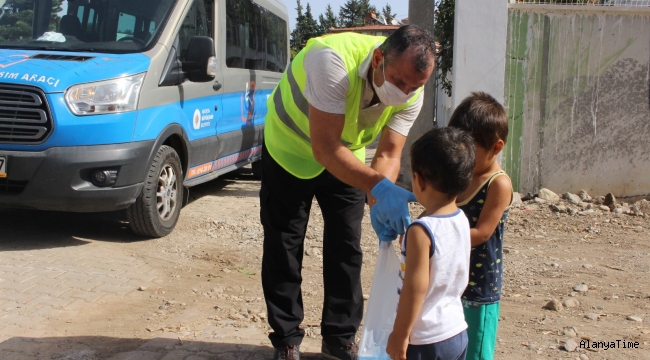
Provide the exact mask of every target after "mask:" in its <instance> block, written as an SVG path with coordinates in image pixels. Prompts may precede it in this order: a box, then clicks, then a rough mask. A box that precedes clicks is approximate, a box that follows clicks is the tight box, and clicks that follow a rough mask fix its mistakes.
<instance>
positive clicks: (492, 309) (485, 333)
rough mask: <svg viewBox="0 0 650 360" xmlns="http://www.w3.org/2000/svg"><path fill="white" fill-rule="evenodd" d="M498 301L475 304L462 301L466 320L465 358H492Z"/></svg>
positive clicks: (488, 359) (494, 345)
mask: <svg viewBox="0 0 650 360" xmlns="http://www.w3.org/2000/svg"><path fill="white" fill-rule="evenodd" d="M499 308H500V303H499V302H496V303H493V304H475V303H471V302H466V301H463V310H464V312H465V322H467V340H468V341H467V357H466V360H492V359H494V350H495V348H496V345H497V328H498V326H499Z"/></svg>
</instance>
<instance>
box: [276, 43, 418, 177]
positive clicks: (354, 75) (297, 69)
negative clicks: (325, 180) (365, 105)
mask: <svg viewBox="0 0 650 360" xmlns="http://www.w3.org/2000/svg"><path fill="white" fill-rule="evenodd" d="M384 40H385V37H383V36H370V35H361V34H356V33H341V34H336V35H329V36H322V37H318V38H313V39H310V40H309V41H308V42H307V46H305V48H304V49H302V51H300V52H299V53H298V55H296V57H295V58H294V59H293V61H292V62H291V64H289V66H288V67H287V70H286V71H285V73H284V75H283V76H282V79H281V80H280V82H279V83H278V85H277V86H276V88H275V90H273V93H272V94H271V96H270V97H269V99H268V101H267V107H268V113H267V115H266V120H265V125H264V142H265V143H266V148H267V150H268V151H269V153H270V154H271V156H272V157H273V159H274V160H275V161H276V162H277V163H278V164H280V166H282V167H283V168H284V169H285V170H286V171H288V172H289V173H290V174H292V175H294V176H295V177H297V178H300V179H311V178H314V177H316V176H318V175H319V174H320V173H322V172H323V170H324V169H325V168H324V167H323V165H321V164H320V163H319V162H317V161H316V159H314V155H313V152H312V147H311V137H310V132H309V117H308V116H309V102H308V101H307V99H306V98H305V95H304V94H305V87H306V84H307V75H306V73H305V68H304V59H305V54H307V52H309V51H310V49H312V48H313V47H314V45H316V44H319V45H320V46H323V45H324V46H325V47H328V48H330V49H332V50H334V51H335V52H336V53H337V54H338V55H339V56H340V57H341V58H342V59H343V62H344V63H345V67H346V70H347V73H348V80H349V83H350V87H349V89H348V92H347V95H346V106H345V125H344V127H343V132H342V134H341V143H342V144H344V145H345V146H346V147H347V148H349V149H350V150H352V152H353V153H354V154H355V155H356V157H357V158H358V159H359V160H360V161H361V162H365V153H366V152H365V147H366V145H368V144H371V143H372V142H373V141H374V140H375V139H376V138H377V136H378V135H379V134H380V133H381V130H382V129H383V127H384V125H386V122H388V120H389V119H390V118H391V116H392V115H393V114H394V113H395V112H397V111H400V110H402V109H404V108H406V107H408V106H409V105H411V104H412V103H413V102H415V100H416V99H417V96H421V91H422V90H421V89H420V90H418V95H417V96H414V97H413V99H411V101H410V102H409V103H408V104H404V105H401V106H395V107H394V106H387V107H386V109H385V110H384V112H383V113H382V114H381V116H380V117H379V119H378V120H377V122H376V123H375V125H374V126H371V127H369V128H365V129H363V128H360V126H359V124H358V118H359V109H360V105H361V98H362V94H363V87H364V82H363V80H364V79H362V78H361V77H359V75H358V71H359V66H360V65H361V63H362V62H363V61H364V60H365V59H366V57H367V56H368V54H369V53H370V51H371V50H372V49H374V48H375V46H376V45H377V44H380V43H382V42H383V41H384Z"/></svg>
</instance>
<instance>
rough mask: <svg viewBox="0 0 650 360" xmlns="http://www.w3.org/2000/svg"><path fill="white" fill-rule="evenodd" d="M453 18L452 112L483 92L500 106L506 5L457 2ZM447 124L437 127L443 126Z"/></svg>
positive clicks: (500, 0)
mask: <svg viewBox="0 0 650 360" xmlns="http://www.w3.org/2000/svg"><path fill="white" fill-rule="evenodd" d="M455 15H456V19H455V21H454V62H453V77H452V92H451V109H455V108H456V106H458V104H460V102H461V101H463V99H464V98H465V97H467V96H468V95H469V93H470V92H472V91H485V92H487V93H489V94H491V95H492V96H494V97H495V98H496V99H497V100H499V101H500V102H503V89H504V79H505V65H506V56H505V54H506V38H507V31H508V4H507V2H506V1H505V0H456V8H455ZM449 115H451V113H449ZM448 120H449V118H446V119H440V120H439V123H440V124H441V125H446V124H447V123H448Z"/></svg>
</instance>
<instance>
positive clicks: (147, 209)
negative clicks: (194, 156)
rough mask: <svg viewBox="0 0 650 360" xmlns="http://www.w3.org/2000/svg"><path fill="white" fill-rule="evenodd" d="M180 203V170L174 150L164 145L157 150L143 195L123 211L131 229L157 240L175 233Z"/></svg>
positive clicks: (181, 191)
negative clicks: (173, 231)
mask: <svg viewBox="0 0 650 360" xmlns="http://www.w3.org/2000/svg"><path fill="white" fill-rule="evenodd" d="M182 200H183V170H182V167H181V161H180V158H179V157H178V154H177V153H176V151H175V150H174V149H173V148H171V147H169V146H166V145H163V146H161V147H160V149H158V152H157V153H156V156H155V157H154V159H153V161H152V162H151V165H150V166H149V172H148V173H147V178H146V179H145V182H144V186H143V187H142V192H141V193H140V195H139V196H138V197H137V199H136V201H135V203H134V204H132V205H131V206H130V207H128V208H127V209H126V216H127V219H128V220H129V225H130V226H131V230H133V232H135V233H136V234H138V235H142V236H146V237H153V238H159V237H163V236H165V235H168V234H169V233H171V232H172V230H174V227H175V226H176V222H177V221H178V217H179V215H180V213H181V206H182Z"/></svg>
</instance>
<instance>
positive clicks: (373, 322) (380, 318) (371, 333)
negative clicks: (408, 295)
mask: <svg viewBox="0 0 650 360" xmlns="http://www.w3.org/2000/svg"><path fill="white" fill-rule="evenodd" d="M399 268H400V261H399V259H398V258H397V254H396V253H395V250H394V249H393V244H392V241H381V242H380V243H379V256H378V257H377V265H376V267H375V274H374V276H373V277H372V287H371V288H370V298H369V299H368V310H367V311H366V318H365V320H364V322H363V331H362V332H361V343H360V344H359V360H390V357H389V356H388V354H386V345H387V344H388V336H389V335H390V333H391V332H392V331H393V324H394V323H395V315H397V302H398V300H399V295H398V294H397V285H398V282H397V280H398V276H399Z"/></svg>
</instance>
